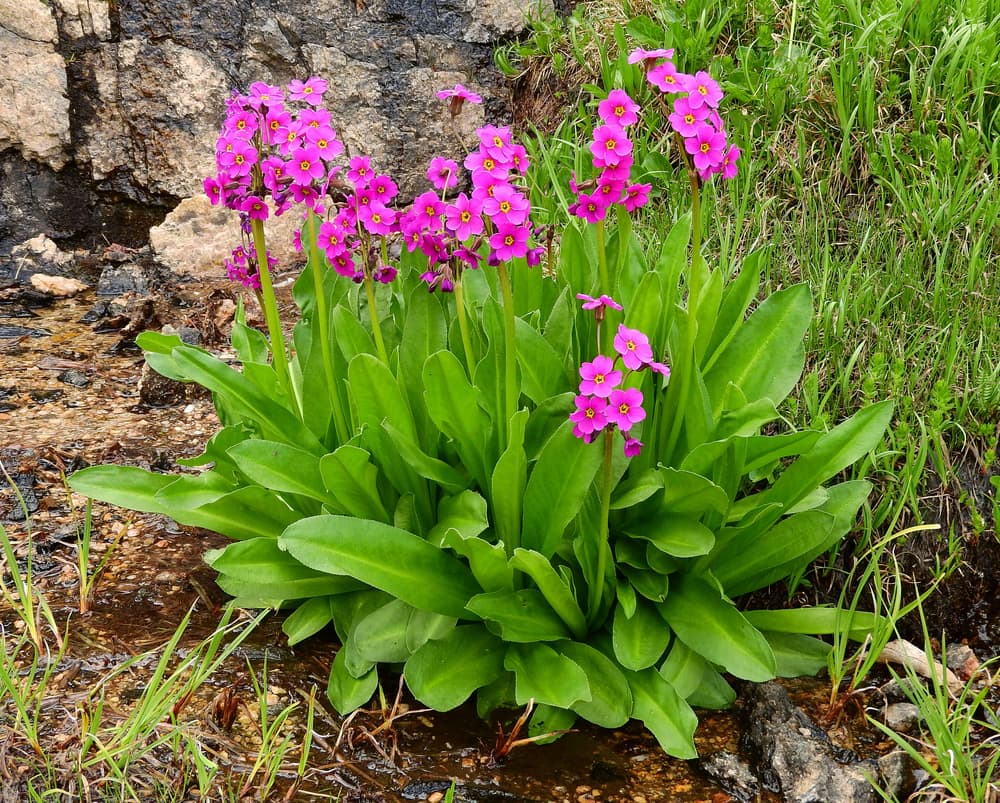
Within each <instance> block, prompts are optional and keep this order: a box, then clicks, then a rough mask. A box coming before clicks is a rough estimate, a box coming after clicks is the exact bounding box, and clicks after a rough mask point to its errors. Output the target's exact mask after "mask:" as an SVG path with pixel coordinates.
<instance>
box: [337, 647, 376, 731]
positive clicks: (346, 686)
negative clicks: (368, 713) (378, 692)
mask: <svg viewBox="0 0 1000 803" xmlns="http://www.w3.org/2000/svg"><path fill="white" fill-rule="evenodd" d="M345 652H346V649H344V648H341V649H340V650H339V651H338V652H337V656H336V657H335V658H334V659H333V665H332V666H331V667H330V679H329V681H328V682H327V686H326V696H327V697H328V698H329V700H330V704H331V705H332V706H333V707H334V710H336V712H337V713H338V714H340V715H341V716H347V715H348V714H350V713H351V712H352V711H354V710H355V709H358V708H360V707H361V706H363V705H364V704H365V703H367V702H368V701H369V700H370V699H371V698H372V695H373V694H375V689H376V688H378V672H376V670H375V667H372V668H371V669H369V670H368V671H367V672H366V673H365V674H364V675H363V676H362V677H360V678H355V677H353V676H352V675H351V673H350V672H348V671H347V667H346V665H345V659H346V656H345Z"/></svg>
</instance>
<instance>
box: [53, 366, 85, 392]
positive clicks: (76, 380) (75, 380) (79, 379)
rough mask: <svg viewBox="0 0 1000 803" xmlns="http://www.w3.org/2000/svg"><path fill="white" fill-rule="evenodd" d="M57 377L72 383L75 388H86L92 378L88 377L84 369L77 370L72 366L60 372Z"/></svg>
mask: <svg viewBox="0 0 1000 803" xmlns="http://www.w3.org/2000/svg"><path fill="white" fill-rule="evenodd" d="M56 379H58V380H59V381H60V382H63V383H65V384H67V385H72V386H73V387H75V388H85V387H87V385H89V384H90V380H89V379H87V375H86V374H85V373H83V372H82V371H77V370H75V369H73V368H70V369H68V370H66V371H63V372H62V373H61V374H59V375H58V376H57V377H56Z"/></svg>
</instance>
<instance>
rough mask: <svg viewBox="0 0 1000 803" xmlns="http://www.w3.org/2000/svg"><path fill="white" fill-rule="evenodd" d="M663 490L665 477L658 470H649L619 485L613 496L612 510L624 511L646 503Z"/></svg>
mask: <svg viewBox="0 0 1000 803" xmlns="http://www.w3.org/2000/svg"><path fill="white" fill-rule="evenodd" d="M661 488H663V476H662V474H661V473H660V472H659V471H657V470H656V469H648V470H647V471H643V472H642V473H641V474H637V475H636V476H634V477H629V479H627V480H626V481H624V482H621V483H619V484H618V487H616V488H615V490H614V492H613V493H612V495H611V509H612V510H623V509H627V508H630V507H633V506H634V505H637V504H639V503H640V502H644V501H645V500H647V499H649V497H651V496H652V495H653V494H655V493H656V492H657V491H659V490H660V489H661Z"/></svg>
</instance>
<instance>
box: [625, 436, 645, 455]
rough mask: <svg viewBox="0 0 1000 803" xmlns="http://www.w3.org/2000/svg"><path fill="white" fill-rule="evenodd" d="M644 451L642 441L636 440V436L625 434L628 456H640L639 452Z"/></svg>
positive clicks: (626, 453)
mask: <svg viewBox="0 0 1000 803" xmlns="http://www.w3.org/2000/svg"><path fill="white" fill-rule="evenodd" d="M641 451H642V441H639V440H636V439H635V438H632V437H629V436H628V435H626V436H625V456H626V457H638V456H639V452H641Z"/></svg>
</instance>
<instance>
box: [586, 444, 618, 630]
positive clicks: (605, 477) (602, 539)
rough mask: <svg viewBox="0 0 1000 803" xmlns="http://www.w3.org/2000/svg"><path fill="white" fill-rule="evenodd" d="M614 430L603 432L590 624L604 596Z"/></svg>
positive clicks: (594, 618) (594, 619)
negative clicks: (599, 500)
mask: <svg viewBox="0 0 1000 803" xmlns="http://www.w3.org/2000/svg"><path fill="white" fill-rule="evenodd" d="M613 439H614V432H613V431H612V430H610V429H608V430H605V432H604V472H603V474H602V477H601V518H600V525H599V526H600V530H599V531H598V542H597V576H596V577H595V578H594V581H593V584H592V585H591V589H590V591H591V593H590V606H589V610H588V611H587V620H588V621H589V622H590V624H591V625H596V624H597V616H598V613H599V612H600V609H601V598H602V597H603V596H604V574H605V572H606V571H607V563H608V560H607V552H608V542H609V541H610V531H609V525H608V518H609V516H610V515H611V447H612V441H613Z"/></svg>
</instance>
